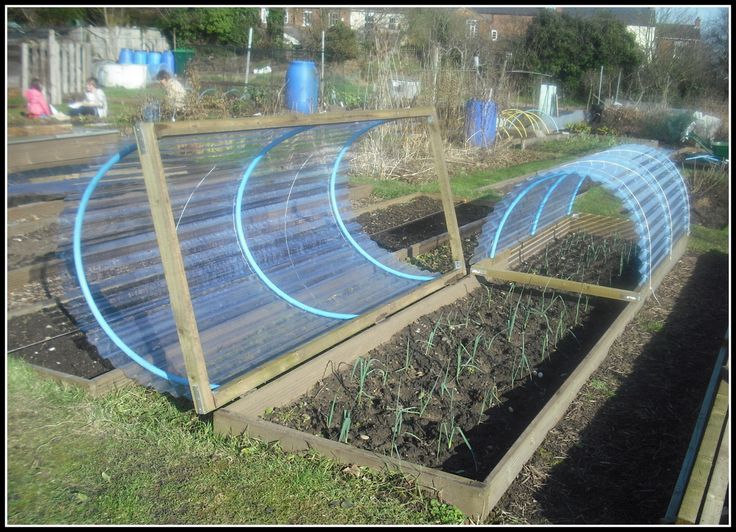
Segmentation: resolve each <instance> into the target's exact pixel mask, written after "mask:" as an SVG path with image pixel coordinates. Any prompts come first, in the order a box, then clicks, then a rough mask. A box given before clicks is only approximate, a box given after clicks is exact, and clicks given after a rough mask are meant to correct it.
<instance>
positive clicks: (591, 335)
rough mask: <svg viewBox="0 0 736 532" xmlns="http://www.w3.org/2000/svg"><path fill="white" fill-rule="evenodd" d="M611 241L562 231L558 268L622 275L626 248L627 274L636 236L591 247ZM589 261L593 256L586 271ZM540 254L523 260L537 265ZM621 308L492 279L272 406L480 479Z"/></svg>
mask: <svg viewBox="0 0 736 532" xmlns="http://www.w3.org/2000/svg"><path fill="white" fill-rule="evenodd" d="M602 241H603V239H599V238H597V237H587V238H585V239H584V238H582V237H581V235H573V236H571V237H568V238H567V239H565V240H561V241H559V242H557V243H556V244H555V246H554V247H552V248H551V249H550V250H549V255H551V256H558V257H559V256H565V257H566V258H567V260H566V261H561V262H559V263H556V264H555V266H557V271H556V274H557V275H559V276H563V277H572V278H575V279H578V280H584V281H588V282H595V279H596V276H597V275H598V274H599V273H600V272H605V273H604V275H605V276H606V280H608V277H609V274H608V271H607V270H606V266H607V265H610V266H609V268H610V270H611V277H613V278H614V281H616V280H617V278H618V277H619V275H618V273H619V265H620V260H619V254H621V255H622V256H623V257H624V260H625V264H627V266H626V267H625V271H624V272H623V273H624V279H625V278H627V277H628V278H630V275H629V268H630V267H633V266H635V265H633V264H628V261H627V258H628V257H629V256H630V253H629V251H630V249H631V245H630V244H628V243H627V242H625V241H617V242H616V243H615V244H617V246H616V248H615V250H609V254H608V255H607V256H604V254H603V253H602V252H601V253H598V254H597V256H596V257H594V256H593V253H592V252H590V251H589V249H590V246H591V245H593V244H595V246H596V248H597V249H602V246H601V242H602ZM607 242H609V244H610V245H611V246H613V244H614V243H613V240H611V239H608V240H607ZM586 255H587V259H588V260H586V259H585V257H586ZM634 255H635V254H634ZM605 259H607V260H605ZM580 264H588V266H589V267H588V271H587V274H585V273H584V272H580V271H579V267H578V266H579V265H580ZM532 266H533V265H531V264H528V265H525V267H524V269H525V270H526V271H539V268H533V267H532ZM614 270H615V271H614ZM549 273H552V272H551V271H550V272H549ZM581 273H582V275H583V276H582V277H581ZM614 284H624V285H626V284H627V283H626V281H625V280H622V281H621V282H619V283H616V282H615V283H614ZM629 287H631V286H629ZM622 308H623V304H622V303H618V302H614V301H610V300H601V299H598V298H588V297H586V296H568V295H563V294H558V293H554V292H552V291H545V292H542V291H538V290H532V289H523V288H519V287H517V288H514V287H513V285H494V284H489V285H486V286H484V287H483V288H481V289H477V290H475V291H474V292H473V293H471V294H469V295H468V296H466V297H464V298H462V299H460V300H459V301H456V302H455V303H453V304H451V305H448V306H446V307H443V308H442V309H440V310H438V311H437V312H434V313H432V314H429V315H425V316H423V317H421V318H420V319H419V320H418V321H417V322H416V323H415V324H414V325H412V326H411V327H409V328H407V329H405V330H404V331H402V332H401V333H399V334H397V335H395V336H394V337H393V338H392V339H391V340H390V341H389V342H388V343H386V344H383V345H382V346H381V347H380V348H379V349H376V350H373V351H371V352H370V353H368V354H367V355H366V356H365V357H364V358H359V359H358V361H357V362H356V364H355V365H353V366H350V367H345V368H332V367H330V368H326V374H328V375H329V376H328V377H326V378H324V379H323V380H322V381H321V382H319V383H318V384H317V385H316V386H315V387H314V389H313V390H312V391H311V392H309V393H308V394H306V395H305V396H303V397H301V398H299V399H298V400H297V401H295V402H294V403H293V404H292V405H289V406H286V407H282V408H279V409H276V410H274V411H273V412H271V413H270V414H269V415H268V416H267V418H268V419H270V420H271V421H274V422H277V423H282V424H284V425H287V426H290V427H292V428H296V429H298V430H302V431H305V432H309V433H316V434H321V435H322V436H324V437H326V438H330V439H334V440H341V441H347V442H349V443H351V444H352V445H354V446H356V447H360V448H364V449H369V450H372V451H376V452H380V453H384V454H387V455H392V456H398V457H401V458H404V459H406V460H409V461H410V462H413V463H417V464H422V465H425V466H428V467H434V468H439V469H442V470H445V471H449V472H452V473H456V474H460V475H463V476H467V477H469V478H473V479H476V480H482V479H483V478H485V477H486V476H487V475H488V473H489V472H490V470H491V469H492V468H493V466H494V465H495V464H496V463H497V462H498V460H499V459H500V458H501V457H502V456H503V455H504V454H505V453H506V451H508V449H509V447H510V446H511V445H512V444H513V442H514V441H515V440H516V438H517V437H518V436H519V435H520V434H521V432H522V431H523V430H524V428H526V426H527V425H528V424H529V422H530V421H531V419H533V418H534V416H535V415H536V414H537V413H538V411H539V410H540V409H541V408H542V406H543V405H544V404H545V403H546V402H547V400H548V399H549V397H550V396H551V395H552V394H553V393H554V392H555V391H556V390H557V389H558V387H559V385H560V384H561V383H562V382H563V381H564V379H565V377H566V376H567V375H568V374H569V373H570V372H571V371H572V370H573V369H574V368H575V367H576V365H577V364H578V362H579V361H580V359H581V358H582V357H583V356H585V354H587V352H588V351H589V350H590V348H591V347H592V345H593V344H594V343H595V342H596V341H597V340H598V338H600V336H601V334H602V333H603V332H604V331H605V330H606V329H607V328H608V326H609V325H610V323H611V322H612V321H613V319H615V317H616V316H617V315H618V312H619V311H620V310H621V309H622Z"/></svg>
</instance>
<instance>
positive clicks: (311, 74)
mask: <svg viewBox="0 0 736 532" xmlns="http://www.w3.org/2000/svg"><path fill="white" fill-rule="evenodd" d="M318 85H319V81H318V80H317V65H315V63H314V61H292V62H290V63H289V68H287V69H286V107H287V109H289V110H291V111H296V112H298V113H316V112H317V105H318V99H317V89H318Z"/></svg>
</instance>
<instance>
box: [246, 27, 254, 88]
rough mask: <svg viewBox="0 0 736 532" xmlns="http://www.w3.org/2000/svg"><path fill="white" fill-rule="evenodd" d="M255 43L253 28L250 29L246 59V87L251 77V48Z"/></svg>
mask: <svg viewBox="0 0 736 532" xmlns="http://www.w3.org/2000/svg"><path fill="white" fill-rule="evenodd" d="M252 43H253V28H248V52H247V55H246V57H245V85H246V87H247V86H248V79H249V77H250V46H251V44H252Z"/></svg>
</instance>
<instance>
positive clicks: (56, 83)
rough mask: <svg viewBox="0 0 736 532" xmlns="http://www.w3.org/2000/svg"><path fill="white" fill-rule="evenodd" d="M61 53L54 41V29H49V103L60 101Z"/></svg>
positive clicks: (55, 103) (58, 102) (56, 103)
mask: <svg viewBox="0 0 736 532" xmlns="http://www.w3.org/2000/svg"><path fill="white" fill-rule="evenodd" d="M60 56H61V53H60V50H59V43H58V42H56V34H55V33H54V30H49V48H48V60H49V82H48V90H49V97H50V98H51V102H50V103H51V104H53V105H59V104H60V103H61V58H60Z"/></svg>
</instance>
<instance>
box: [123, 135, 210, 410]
mask: <svg viewBox="0 0 736 532" xmlns="http://www.w3.org/2000/svg"><path fill="white" fill-rule="evenodd" d="M133 130H134V132H135V137H136V142H137V143H138V153H139V154H140V159H141V167H142V169H143V179H144V181H145V184H146V192H147V193H148V201H149V203H150V207H151V216H152V217H153V225H154V229H155V231H156V240H157V241H158V248H159V252H160V253H161V263H162V264H163V267H164V277H165V278H166V286H167V287H168V290H169V298H170V299H171V310H172V311H173V313H174V321H175V322H176V331H177V333H178V335H179V342H180V345H181V350H182V354H183V356H184V365H185V367H186V371H187V377H188V379H189V388H190V390H191V392H192V400H193V402H194V408H195V410H196V411H197V413H199V414H204V413H207V412H210V411H212V410H214V408H215V400H214V396H213V394H212V390H211V389H210V380H209V377H208V375H207V366H206V364H205V360H204V353H203V352H202V344H201V342H200V339H199V330H198V329H197V321H196V319H195V317H194V309H193V308H192V300H191V296H190V293H189V284H188V283H187V277H186V271H185V270H184V260H183V259H182V256H181V248H180V246H179V238H178V237H177V235H176V226H175V225H174V214H173V212H172V210H171V200H170V199H169V192H168V189H167V187H166V176H165V175H164V168H163V163H162V162H161V153H160V152H159V149H158V141H157V139H156V132H155V129H154V124H153V123H150V122H144V123H138V124H136V125H135V126H134V128H133Z"/></svg>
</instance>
